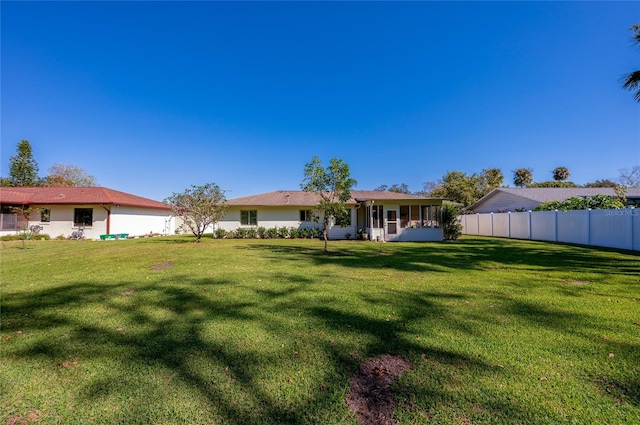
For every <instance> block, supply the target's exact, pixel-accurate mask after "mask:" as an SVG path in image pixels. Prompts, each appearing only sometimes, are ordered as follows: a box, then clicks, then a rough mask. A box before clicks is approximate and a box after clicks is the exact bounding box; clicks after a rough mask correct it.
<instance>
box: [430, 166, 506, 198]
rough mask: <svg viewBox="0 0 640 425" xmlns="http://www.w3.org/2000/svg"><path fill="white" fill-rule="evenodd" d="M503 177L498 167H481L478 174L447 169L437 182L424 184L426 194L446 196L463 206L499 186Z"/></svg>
mask: <svg viewBox="0 0 640 425" xmlns="http://www.w3.org/2000/svg"><path fill="white" fill-rule="evenodd" d="M503 179H504V177H503V175H502V171H501V170H500V169H498V168H489V169H483V170H482V172H481V173H480V174H476V173H473V174H472V175H470V176H469V175H467V174H466V173H463V172H462V171H448V172H447V174H445V175H444V176H443V177H442V180H439V181H438V182H428V183H425V184H424V188H425V190H424V191H423V193H425V195H426V196H434V197H439V198H446V199H450V200H452V201H455V202H457V203H459V204H462V205H463V206H464V207H468V206H469V205H471V204H473V203H474V202H476V201H477V200H478V199H480V198H482V197H483V196H485V195H486V194H487V193H489V192H491V191H492V190H493V189H495V188H496V187H500V185H501V184H502V180H503Z"/></svg>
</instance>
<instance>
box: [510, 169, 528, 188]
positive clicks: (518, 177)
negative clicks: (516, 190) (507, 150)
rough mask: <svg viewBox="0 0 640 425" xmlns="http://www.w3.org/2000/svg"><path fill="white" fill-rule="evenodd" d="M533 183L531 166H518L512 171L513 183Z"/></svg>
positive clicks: (522, 184) (519, 184)
mask: <svg viewBox="0 0 640 425" xmlns="http://www.w3.org/2000/svg"><path fill="white" fill-rule="evenodd" d="M531 183H533V170H532V169H531V168H518V169H517V170H515V171H514V172H513V184H515V185H516V186H518V187H525V186H528V185H530V184H531Z"/></svg>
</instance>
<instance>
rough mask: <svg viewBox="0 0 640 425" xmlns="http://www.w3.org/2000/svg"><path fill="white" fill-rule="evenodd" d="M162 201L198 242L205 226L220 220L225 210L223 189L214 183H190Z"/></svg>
mask: <svg viewBox="0 0 640 425" xmlns="http://www.w3.org/2000/svg"><path fill="white" fill-rule="evenodd" d="M164 202H165V203H166V204H168V205H169V206H170V207H171V211H173V212H174V213H175V214H176V215H177V216H178V217H180V218H181V219H182V221H183V226H185V227H186V228H188V229H189V230H191V232H192V233H193V235H194V236H195V237H196V242H200V238H202V235H203V234H204V231H205V230H206V229H207V227H209V226H210V225H212V224H214V223H217V222H218V221H220V219H221V218H222V217H224V214H225V212H226V211H227V202H226V199H225V196H224V191H222V190H221V189H220V188H219V187H218V185H217V184H215V183H207V184H205V185H204V186H195V185H191V188H190V189H185V191H184V192H182V193H174V194H172V195H171V196H170V197H168V198H167V199H165V200H164Z"/></svg>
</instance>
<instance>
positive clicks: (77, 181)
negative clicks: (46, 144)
mask: <svg viewBox="0 0 640 425" xmlns="http://www.w3.org/2000/svg"><path fill="white" fill-rule="evenodd" d="M44 185H45V186H47V187H91V186H96V185H97V184H96V178H95V177H93V176H92V175H90V174H89V173H87V172H86V171H85V170H84V169H82V168H80V167H76V166H75V165H68V164H54V165H52V166H51V168H49V175H48V176H47V177H45V179H44Z"/></svg>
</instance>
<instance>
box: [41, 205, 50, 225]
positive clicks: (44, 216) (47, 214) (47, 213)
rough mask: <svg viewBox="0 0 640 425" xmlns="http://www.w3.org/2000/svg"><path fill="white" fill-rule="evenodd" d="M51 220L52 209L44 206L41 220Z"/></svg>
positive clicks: (42, 221) (45, 221)
mask: <svg viewBox="0 0 640 425" xmlns="http://www.w3.org/2000/svg"><path fill="white" fill-rule="evenodd" d="M50 221H51V210H50V209H49V208H43V209H41V210H40V222H41V223H49V222H50Z"/></svg>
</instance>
